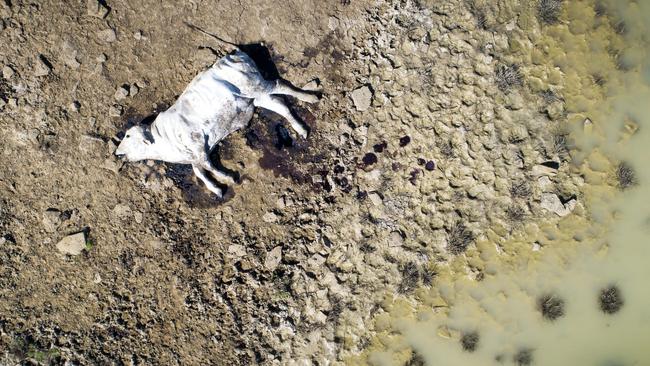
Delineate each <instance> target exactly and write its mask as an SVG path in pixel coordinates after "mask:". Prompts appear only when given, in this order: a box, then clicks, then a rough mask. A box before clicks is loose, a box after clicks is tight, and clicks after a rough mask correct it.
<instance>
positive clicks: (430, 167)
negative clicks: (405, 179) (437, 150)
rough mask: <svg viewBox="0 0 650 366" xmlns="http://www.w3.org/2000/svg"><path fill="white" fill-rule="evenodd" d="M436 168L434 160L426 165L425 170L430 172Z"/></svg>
mask: <svg viewBox="0 0 650 366" xmlns="http://www.w3.org/2000/svg"><path fill="white" fill-rule="evenodd" d="M435 168H436V163H435V162H434V161H433V160H429V161H427V163H426V164H425V165H424V169H426V170H428V171H433V170H434V169H435Z"/></svg>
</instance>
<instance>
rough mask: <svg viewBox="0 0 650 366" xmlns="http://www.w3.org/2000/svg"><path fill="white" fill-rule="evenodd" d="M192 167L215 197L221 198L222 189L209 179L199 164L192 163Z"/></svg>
mask: <svg viewBox="0 0 650 366" xmlns="http://www.w3.org/2000/svg"><path fill="white" fill-rule="evenodd" d="M192 169H193V170H194V174H195V175H196V176H197V177H198V178H199V179H200V180H202V181H203V183H204V184H205V186H206V187H207V188H208V189H209V190H210V191H211V192H212V193H214V194H216V195H217V197H219V198H222V197H223V191H222V190H221V188H219V187H217V186H216V185H215V184H214V183H213V182H212V181H211V180H210V178H208V177H207V176H206V175H205V173H204V172H203V170H202V168H201V167H199V166H196V165H194V164H192Z"/></svg>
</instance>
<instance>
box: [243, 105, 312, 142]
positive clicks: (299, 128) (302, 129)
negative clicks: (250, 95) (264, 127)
mask: <svg viewBox="0 0 650 366" xmlns="http://www.w3.org/2000/svg"><path fill="white" fill-rule="evenodd" d="M253 104H254V105H255V106H256V107H260V108H264V109H268V110H270V111H272V112H275V113H277V114H279V115H281V116H282V117H284V118H285V119H286V120H287V121H289V124H291V127H292V128H293V129H294V130H295V131H296V132H297V133H298V134H299V135H300V136H302V137H303V138H307V135H308V133H307V128H306V126H305V125H304V124H303V123H302V122H300V121H298V120H297V119H296V117H294V116H293V114H292V113H291V111H290V110H289V108H288V107H287V106H286V105H285V104H284V102H283V101H282V99H280V98H278V97H275V96H272V95H264V96H261V97H259V98H255V99H254V100H253Z"/></svg>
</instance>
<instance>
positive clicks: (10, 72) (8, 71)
mask: <svg viewBox="0 0 650 366" xmlns="http://www.w3.org/2000/svg"><path fill="white" fill-rule="evenodd" d="M14 74H15V72H14V69H12V68H11V66H5V67H3V68H2V77H3V78H5V79H7V80H9V79H11V77H12V76H14Z"/></svg>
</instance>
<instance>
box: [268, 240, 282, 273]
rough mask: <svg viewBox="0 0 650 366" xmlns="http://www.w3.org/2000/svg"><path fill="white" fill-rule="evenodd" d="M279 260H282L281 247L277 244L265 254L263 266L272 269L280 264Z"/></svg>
mask: <svg viewBox="0 0 650 366" xmlns="http://www.w3.org/2000/svg"><path fill="white" fill-rule="evenodd" d="M281 261H282V247H281V246H277V247H275V248H273V249H272V250H271V251H270V252H268V253H267V254H266V259H265V260H264V267H265V268H266V269H268V270H269V271H273V270H275V269H276V268H277V267H278V265H280V262H281Z"/></svg>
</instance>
